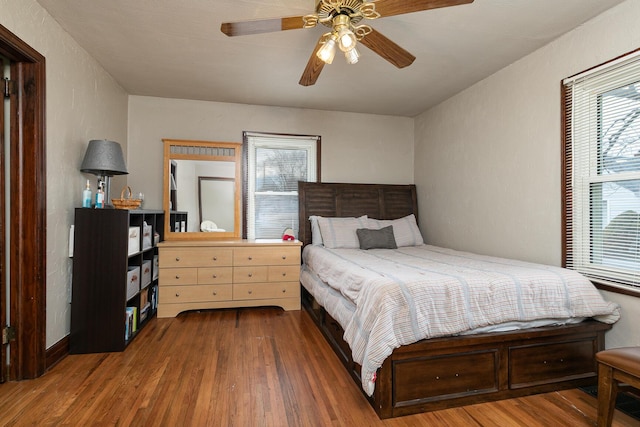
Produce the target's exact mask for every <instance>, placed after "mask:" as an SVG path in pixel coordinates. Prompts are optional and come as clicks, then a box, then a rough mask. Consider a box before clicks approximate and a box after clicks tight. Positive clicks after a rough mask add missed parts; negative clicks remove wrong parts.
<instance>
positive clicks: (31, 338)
mask: <svg viewBox="0 0 640 427" xmlns="http://www.w3.org/2000/svg"><path fill="white" fill-rule="evenodd" d="M0 56H2V57H4V58H5V60H8V61H9V64H10V65H9V73H10V76H11V80H10V82H8V83H7V84H6V85H5V84H4V81H3V85H2V86H1V87H2V88H3V90H2V93H3V100H4V95H5V90H4V87H5V86H6V87H7V93H6V95H7V96H8V98H9V123H8V125H9V132H8V134H9V140H8V141H5V138H4V132H2V133H1V135H0V145H2V146H3V147H4V146H5V144H7V145H8V152H9V153H10V154H9V155H8V156H5V155H4V149H3V150H2V151H1V152H0V169H2V170H1V171H0V193H2V194H0V204H1V205H2V206H1V207H0V252H1V253H2V255H0V269H1V270H2V271H3V273H2V274H0V293H1V296H0V305H1V307H0V321H1V323H0V328H4V326H5V325H6V324H7V323H10V324H11V327H12V328H13V331H14V335H13V337H12V339H11V341H10V343H9V347H8V355H6V353H5V352H7V350H6V348H5V346H4V345H2V346H0V348H1V349H2V350H1V351H0V353H1V357H2V358H1V359H0V364H1V368H0V381H9V380H11V381H14V380H22V379H29V378H36V377H38V376H40V375H42V374H43V373H44V371H45V368H46V348H45V347H46V317H45V310H46V158H45V77H46V75H45V58H44V56H42V55H41V54H40V53H38V52H37V51H36V50H35V49H33V48H32V47H31V46H29V45H28V44H26V43H25V42H23V41H22V40H21V39H19V38H18V37H17V36H16V35H15V34H13V33H12V32H10V31H9V30H7V29H6V28H5V27H3V26H1V25H0ZM3 80H4V79H3ZM3 106H4V102H3ZM2 117H3V118H4V115H2ZM3 121H4V120H3ZM5 125H6V123H5ZM3 128H4V126H3ZM6 168H8V169H9V171H8V174H7V175H6V176H7V179H5V170H6ZM5 194H6V195H8V196H9V199H10V200H11V204H10V206H9V209H8V215H6V216H5V215H4V212H5V202H4V200H5V197H4V195H5ZM7 229H8V230H11V231H10V233H5V232H4V231H5V230H7ZM4 248H9V249H8V251H5V249H4ZM5 252H6V255H7V256H5ZM6 258H7V259H9V260H10V261H9V262H8V263H5V262H4V260H5V259H6ZM7 269H8V271H9V274H8V275H7V274H4V271H7ZM7 277H8V279H6V278H7ZM6 287H8V288H9V291H10V292H9V297H8V298H5V295H6V292H5V289H6ZM7 309H8V310H7ZM7 311H8V313H9V318H8V319H6V318H5V317H6V316H5V312H7ZM7 360H8V364H7V362H6V361H7Z"/></svg>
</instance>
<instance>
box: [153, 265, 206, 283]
mask: <svg viewBox="0 0 640 427" xmlns="http://www.w3.org/2000/svg"><path fill="white" fill-rule="evenodd" d="M159 282H160V286H164V285H195V284H197V283H198V269H196V268H161V269H160V275H159Z"/></svg>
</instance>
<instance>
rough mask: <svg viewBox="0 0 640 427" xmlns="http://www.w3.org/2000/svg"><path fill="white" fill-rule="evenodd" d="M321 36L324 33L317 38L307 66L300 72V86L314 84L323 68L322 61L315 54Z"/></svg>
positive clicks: (319, 46)
mask: <svg viewBox="0 0 640 427" xmlns="http://www.w3.org/2000/svg"><path fill="white" fill-rule="evenodd" d="M323 37H324V35H323V36H320V39H318V43H317V44H316V48H315V49H313V53H312V54H311V57H310V58H309V62H307V66H306V67H305V69H304V71H303V73H302V77H300V81H299V82H298V83H300V84H301V85H302V86H313V85H314V84H316V81H317V80H318V77H320V73H321V72H322V69H323V68H324V61H323V60H322V59H320V58H318V55H316V53H318V50H319V49H320V48H321V47H322V43H321V42H322V38H323Z"/></svg>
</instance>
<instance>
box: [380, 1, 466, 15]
mask: <svg viewBox="0 0 640 427" xmlns="http://www.w3.org/2000/svg"><path fill="white" fill-rule="evenodd" d="M373 3H375V5H376V11H377V12H378V13H379V14H380V16H381V17H385V16H394V15H402V14H405V13H412V12H420V11H422V10H429V9H437V8H440V7H449V6H459V5H461V4H468V3H473V0H413V1H407V0H374V1H373Z"/></svg>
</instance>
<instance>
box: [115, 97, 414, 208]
mask: <svg viewBox="0 0 640 427" xmlns="http://www.w3.org/2000/svg"><path fill="white" fill-rule="evenodd" d="M243 131H260V132H281V133H288V134H304V135H320V136H321V137H322V145H321V151H322V153H321V155H322V158H321V177H322V181H324V182H370V183H385V184H411V183H413V141H414V134H413V132H414V127H413V119H411V118H406V117H392V116H379V115H371V114H354V113H341V112H332V111H319V110H303V109H298V108H279V107H264V106H257V105H241V104H227V103H219V102H205V101H190V100H179V99H166V98H153V97H143V96H131V97H129V141H130V146H129V153H128V156H129V157H128V160H127V166H128V168H129V172H130V175H129V185H131V188H132V190H133V192H134V193H138V192H143V193H144V194H145V200H144V204H145V208H149V209H161V208H162V156H163V151H162V139H163V138H173V139H192V140H205V141H223V142H242V132H243Z"/></svg>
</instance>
